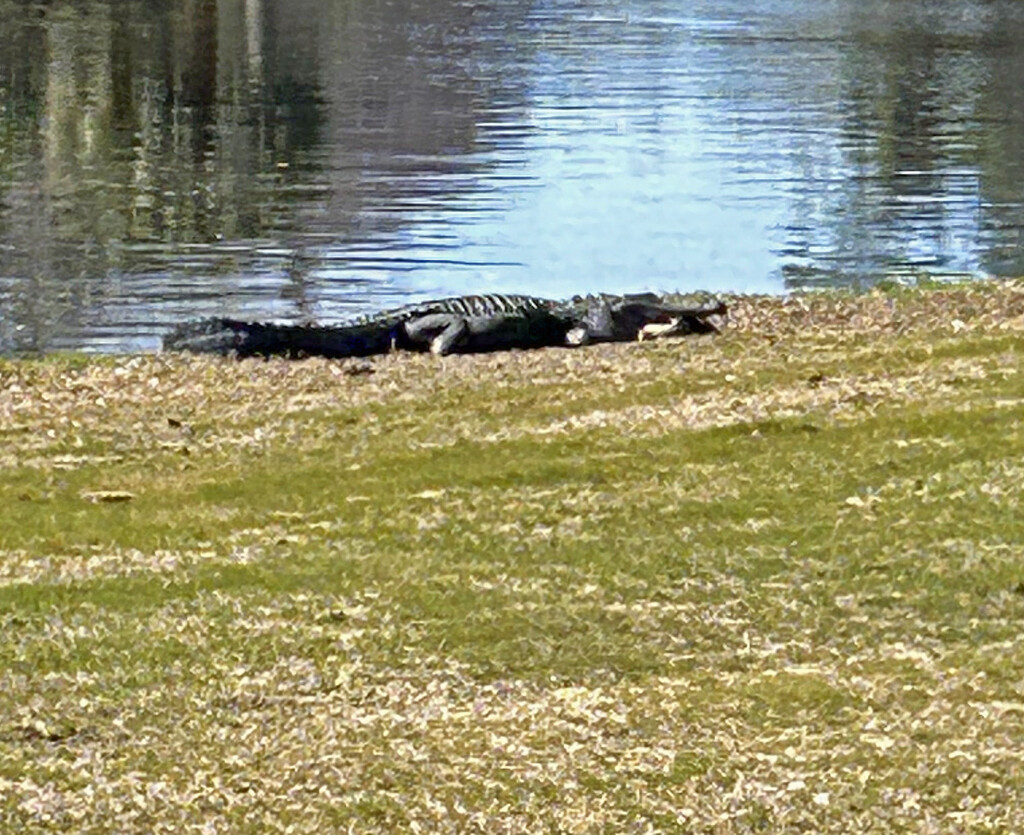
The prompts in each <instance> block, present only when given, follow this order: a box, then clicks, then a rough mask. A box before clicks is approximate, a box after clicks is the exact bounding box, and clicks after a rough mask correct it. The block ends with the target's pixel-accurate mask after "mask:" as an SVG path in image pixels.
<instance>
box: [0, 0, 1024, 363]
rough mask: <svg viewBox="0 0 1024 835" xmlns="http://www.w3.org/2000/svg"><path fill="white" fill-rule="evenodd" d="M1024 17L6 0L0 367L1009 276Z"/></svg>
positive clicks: (1014, 248) (800, 7)
mask: <svg viewBox="0 0 1024 835" xmlns="http://www.w3.org/2000/svg"><path fill="white" fill-rule="evenodd" d="M1022 70H1024V4H1019V3H1017V2H1015V0H984V2H981V0H979V1H978V2H970V0H874V2H865V0H815V2H814V3H806V2H798V1H797V0H761V2H758V3H750V2H749V0H743V1H742V2H741V1H740V0H718V2H705V3H699V2H696V3H695V2H683V1H682V0H674V1H671V2H670V0H661V2H658V0H590V1H589V2H581V1H580V0H533V1H532V2H526V1H525V0H523V1H522V2H520V1H518V0H507V2H501V3H486V2H482V0H463V1H462V2H452V3H437V2H434V1H433V0H383V1H382V0H316V2H314V1H313V0H287V2H286V0H221V1H220V2H217V0H184V1H183V2H169V3H151V2H142V0H134V1H133V0H109V1H108V2H93V1H92V0H79V2H77V3H75V4H65V3H49V4H30V3H26V2H20V0H19V2H12V0H0V350H12V349H27V350H52V349H64V348H84V349H87V350H115V351H131V350H149V349H154V348H156V347H157V346H158V345H159V336H160V334H161V333H162V332H164V331H165V330H166V329H167V328H168V327H169V326H170V325H172V324H173V323H175V322H177V321H181V320H183V319H189V318H196V317H200V316H205V315H211V314H227V315H233V316H240V317H246V318H261V319H262V318H274V319H280V320H289V321H324V322H328V321H334V320H337V319H339V318H342V317H344V316H347V315H349V314H351V313H354V312H363V311H366V310H368V309H374V308H378V307H381V306H386V305H391V304H397V303H401V302H404V301H407V300H410V299H415V298H423V297H427V296H436V295H452V294H458V293H464V292H485V291H486V292H493V291H509V292H522V293H536V294H541V295H545V296H555V297H560V296H567V295H572V294H574V293H579V292H591V291H599V290H600V291H620V292H624V291H638V290H646V289H653V290H692V289H710V290H720V291H727V290H728V291H758V292H783V291H785V290H786V289H789V288H793V287H800V286H822V285H865V284H870V283H872V282H875V281H878V280H879V279H883V278H890V277H893V276H904V275H920V274H927V275H938V276H945V275H971V276H990V275H992V276H1002V275H1020V274H1024V257H1022V248H1021V241H1022V232H1021V230H1022V227H1024V90H1022V85H1021V84H1020V83H1019V79H1020V78H1021V77H1024V73H1022Z"/></svg>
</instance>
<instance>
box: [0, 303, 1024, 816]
mask: <svg viewBox="0 0 1024 835" xmlns="http://www.w3.org/2000/svg"><path fill="white" fill-rule="evenodd" d="M1022 334H1024V287H1022V286H1021V285H1020V284H1006V285H982V286H974V287H969V288H962V287H957V288H951V289H944V290H928V291H894V292H891V293H888V294H881V293H879V294H871V295H866V296H857V297H854V296H840V295H823V296H797V297H794V298H791V299H788V300H776V299H754V298H751V299H737V300H734V305H733V322H732V324H731V326H730V327H729V329H728V330H727V331H726V332H725V333H723V334H722V335H720V336H716V337H713V338H705V337H701V338H694V339H686V340H674V341H665V342H654V343H641V344H633V345H611V346H596V347H592V348H587V349H583V350H578V351H562V350H546V351H537V352H530V353H507V354H500V355H493V356H468V357H451V358H445V359H438V358H435V357H430V356H389V357H383V358H380V359H377V360H373V361H364V360H358V361H344V362H327V361H320V360H309V361H304V362H300V363H287V362H283V361H271V362H260V361H245V362H241V363H237V362H232V361H226V360H224V361H222V360H218V359H208V358H193V357H181V356H146V357H131V358H99V359H82V358H79V357H69V358H61V357H55V358H48V359H46V360H41V361H7V362H0V467H2V471H0V625H2V628H0V830H2V831H73V832H96V833H101V832H102V833H106V832H112V831H118V832H158V831H160V832H164V831H165V832H186V831H196V832H199V831H211V832H213V831H215V832H252V833H257V832H259V833H262V832H275V831H285V830H288V829H289V827H291V830H290V831H299V832H329V831H354V832H371V831H394V832H399V831H423V832H434V831H451V832H474V831H478V832H505V831H507V832H623V831H638V832H648V831H650V832H716V833H731V832H750V831H772V832H780V831H793V832H796V831H801V832H803V831H814V832H826V831H828V832H840V831H841V832H893V831H908V830H909V831H920V832H961V831H971V832H975V831H976V832H988V831H991V832H1006V831H1013V830H1018V831H1019V830H1021V829H1024V637H1022V629H1021V626H1022V622H1024V512H1022V511H1021V506H1020V495H1021V485H1022V483H1024V435H1022V431H1021V423H1022V419H1024V375H1022V371H1021V358H1022V357H1021V354H1022ZM204 827H206V828H205V829H204Z"/></svg>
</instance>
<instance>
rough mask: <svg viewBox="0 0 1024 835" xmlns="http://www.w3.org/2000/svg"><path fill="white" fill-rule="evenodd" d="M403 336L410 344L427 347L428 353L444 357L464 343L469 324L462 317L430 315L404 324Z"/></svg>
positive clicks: (441, 314) (447, 314) (442, 314)
mask: <svg viewBox="0 0 1024 835" xmlns="http://www.w3.org/2000/svg"><path fill="white" fill-rule="evenodd" d="M405 335H406V338H407V339H408V340H409V342H410V343H411V344H413V345H416V346H419V347H423V348H426V347H429V348H430V353H432V354H439V355H440V356H444V355H445V354H450V353H451V352H452V351H454V350H455V349H456V348H458V347H459V345H461V344H462V343H463V342H465V341H466V338H467V337H468V336H469V323H468V322H467V321H466V318H465V317H464V316H458V315H456V314H452V313H431V314H429V315H427V316H420V317H419V318H417V319H411V320H410V321H408V322H406V323H405Z"/></svg>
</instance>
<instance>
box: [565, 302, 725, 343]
mask: <svg viewBox="0 0 1024 835" xmlns="http://www.w3.org/2000/svg"><path fill="white" fill-rule="evenodd" d="M573 304H574V305H576V307H577V309H578V316H579V318H578V323H577V325H576V326H575V327H573V328H572V329H571V330H570V331H569V332H568V333H567V334H566V339H565V341H566V344H568V345H585V344H587V343H588V342H633V341H636V340H641V339H654V338H658V337H662V336H675V335H681V334H688V333H717V332H718V327H717V325H716V324H715V322H714V320H713V318H712V317H717V316H724V315H725V313H726V311H727V308H726V305H725V302H722V301H720V300H714V301H711V302H704V303H700V304H688V303H687V302H686V301H685V300H683V299H682V298H681V297H676V296H659V295H657V294H656V293H632V294H628V295H624V296H610V295H605V294H602V295H599V296H584V297H579V296H578V297H576V298H575V299H573Z"/></svg>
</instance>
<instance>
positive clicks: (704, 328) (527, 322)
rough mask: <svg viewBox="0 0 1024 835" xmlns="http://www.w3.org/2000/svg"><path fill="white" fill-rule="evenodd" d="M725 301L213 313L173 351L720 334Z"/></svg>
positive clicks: (173, 338)
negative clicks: (293, 321) (297, 317)
mask: <svg viewBox="0 0 1024 835" xmlns="http://www.w3.org/2000/svg"><path fill="white" fill-rule="evenodd" d="M725 312H726V307H725V304H724V303H723V302H719V301H713V302H707V303H700V304H692V303H687V302H686V301H685V300H682V299H680V297H675V296H658V295H656V294H654V293H635V294H628V295H622V296H614V295H608V294H599V295H589V296H575V297H573V298H572V299H568V300H564V301H554V300H551V299H543V298H538V297H536V296H524V295H505V294H498V293H491V294H487V295H479V296H456V297H453V298H447V299H438V300H435V301H429V302H420V303H416V304H409V305H405V306H403V307H398V308H394V309H391V310H385V311H382V312H380V313H375V314H370V315H367V316H361V317H358V318H356V319H352V320H350V321H348V322H343V323H341V324H338V325H282V324H275V323H266V322H245V321H241V320H239V319H230V318H211V319H204V320H202V321H199V322H187V323H185V324H182V325H179V326H178V327H176V328H175V329H174V330H173V331H171V333H169V334H168V335H167V336H166V337H165V338H164V349H165V350H172V351H192V352H199V353H215V354H233V355H235V356H238V357H250V356H274V355H277V356H286V357H292V358H298V357H305V356H322V357H332V358H333V357H364V356H370V355H373V354H384V353H388V352H389V351H392V350H406V351H428V350H429V351H431V352H432V353H435V354H440V355H445V354H451V353H478V352H485V351H499V350H509V349H514V348H542V347H548V346H557V345H566V346H578V345H586V344H589V343H593V342H625V341H633V340H636V339H642V338H645V337H660V336H667V335H674V334H685V333H711V332H715V331H717V326H716V325H715V322H714V319H715V317H716V316H721V315H724V314H725Z"/></svg>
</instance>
